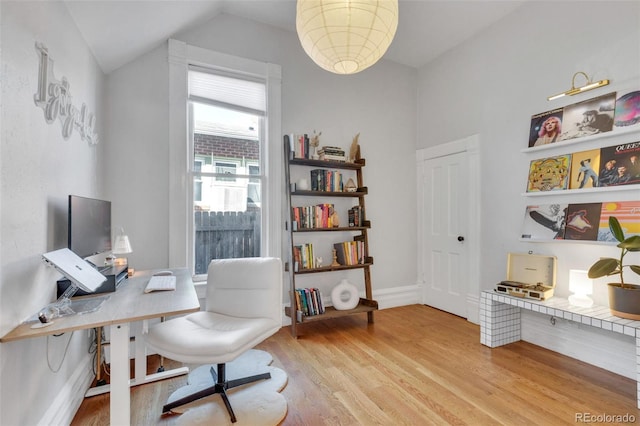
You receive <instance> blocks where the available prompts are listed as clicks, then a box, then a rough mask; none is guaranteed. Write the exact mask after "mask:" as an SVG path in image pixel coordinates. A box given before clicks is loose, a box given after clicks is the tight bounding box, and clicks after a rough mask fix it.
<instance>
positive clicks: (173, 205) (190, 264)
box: [167, 39, 283, 282]
mask: <svg viewBox="0 0 640 426" xmlns="http://www.w3.org/2000/svg"><path fill="white" fill-rule="evenodd" d="M167 59H168V66H169V123H168V124H169V179H170V185H169V200H170V203H169V206H168V216H169V217H168V218H169V227H168V231H167V232H168V238H169V244H168V251H169V252H168V264H169V265H170V266H174V267H179V266H185V267H187V268H190V269H192V270H193V271H195V263H196V262H195V256H196V255H195V247H196V246H197V244H196V241H195V235H196V232H195V230H194V228H195V223H194V222H195V219H196V216H197V212H198V211H199V210H200V209H202V210H205V209H207V208H208V206H207V204H208V202H209V201H208V200H209V199H210V197H209V198H207V197H208V195H207V192H208V191H211V190H212V188H213V187H212V185H213V183H212V180H213V178H215V177H216V176H215V170H214V164H215V163H214V162H215V161H221V162H225V163H234V164H236V175H235V176H234V177H235V179H236V180H237V181H238V180H241V179H249V183H248V184H246V185H247V195H245V205H246V206H247V208H255V207H258V208H259V209H260V216H261V221H260V244H259V245H260V253H261V255H262V256H276V257H281V256H282V244H283V236H282V232H281V230H282V214H283V212H282V209H283V205H282V195H283V194H282V178H283V177H282V170H283V168H282V164H283V158H282V126H281V92H282V69H281V67H280V66H279V65H277V64H272V63H267V62H262V61H255V60H252V59H248V58H240V57H237V56H234V55H229V54H226V53H220V52H215V51H212V50H208V49H203V48H201V47H197V46H192V45H189V44H187V43H185V42H182V41H179V40H174V39H170V40H169V42H168V55H167ZM196 64H197V66H196ZM194 77H195V78H194ZM200 77H202V78H200ZM187 83H188V84H187ZM192 83H197V84H192ZM214 88H215V89H216V90H213V89H214ZM220 88H223V89H224V88H226V89H225V90H218V89H220ZM255 88H257V89H258V90H252V89H255ZM227 89H230V90H227ZM256 94H258V96H255V95H256ZM197 106H206V107H218V108H221V109H222V110H229V111H233V112H234V113H246V114H249V115H251V116H253V117H254V120H255V121H254V122H253V123H252V125H251V127H253V129H251V130H252V131H253V132H254V133H255V135H256V137H253V138H249V140H250V143H251V144H252V146H257V147H258V148H259V154H260V155H259V157H256V158H255V159H253V158H252V157H245V158H242V156H236V155H231V156H229V155H223V156H217V157H215V158H214V156H212V155H211V154H208V155H207V154H204V155H200V154H198V153H196V152H194V139H193V130H194V128H195V127H196V126H195V124H196V123H194V121H193V119H194V117H193V116H194V111H195V109H196V107H197ZM185 107H188V113H185V109H186V108H185ZM205 134H206V133H205ZM185 136H187V137H185ZM238 139H239V138H238ZM251 141H252V142H251ZM242 167H244V168H245V169H244V171H243V170H241V168H242ZM247 167H248V170H249V173H248V174H247V172H246V170H247ZM253 168H255V170H257V172H258V174H257V175H254V171H252V170H253ZM227 177H230V176H228V175H227ZM190 180H191V182H189V181H190ZM258 185H259V186H258ZM225 191H226V193H227V195H228V196H229V197H232V196H233V194H232V192H233V191H237V190H234V189H232V188H229V189H226V190H225ZM198 194H199V195H198ZM254 196H255V197H254ZM257 197H259V200H260V201H258V199H257ZM246 198H251V199H250V200H249V201H248V202H247V200H246ZM226 206H227V207H226V208H229V206H230V204H229V203H227V204H226ZM233 213H234V212H229V213H223V214H233ZM193 279H194V281H196V282H197V281H200V280H203V279H206V275H200V276H198V275H194V277H193Z"/></svg>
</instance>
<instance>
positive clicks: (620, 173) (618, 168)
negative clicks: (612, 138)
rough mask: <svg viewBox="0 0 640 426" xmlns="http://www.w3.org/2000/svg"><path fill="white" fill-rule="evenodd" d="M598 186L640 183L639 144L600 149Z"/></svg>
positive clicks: (633, 143)
mask: <svg viewBox="0 0 640 426" xmlns="http://www.w3.org/2000/svg"><path fill="white" fill-rule="evenodd" d="M600 164H601V166H600V172H599V173H598V186H617V185H632V184H637V183H640V142H630V143H625V144H620V145H614V146H609V147H606V148H602V150H601V151H600Z"/></svg>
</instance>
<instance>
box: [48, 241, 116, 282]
mask: <svg viewBox="0 0 640 426" xmlns="http://www.w3.org/2000/svg"><path fill="white" fill-rule="evenodd" d="M42 258H43V259H44V261H45V262H46V263H48V264H50V265H53V266H54V267H55V268H56V270H57V271H58V272H60V273H61V274H62V275H64V276H65V277H67V278H68V279H69V281H71V282H72V283H73V284H75V285H76V286H78V287H79V288H81V289H82V290H84V291H86V292H87V293H93V292H94V291H96V290H97V289H98V287H100V285H101V284H102V283H103V282H105V281H106V280H107V277H105V276H104V275H102V274H101V273H100V272H98V270H96V269H95V268H94V267H93V266H91V264H90V263H89V262H87V261H86V260H83V259H82V258H80V256H78V255H77V254H75V253H74V252H72V251H71V250H69V249H68V248H64V249H60V250H55V251H51V252H49V253H45V254H43V255H42Z"/></svg>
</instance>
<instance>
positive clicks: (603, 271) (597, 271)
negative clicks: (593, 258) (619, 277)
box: [587, 257, 620, 278]
mask: <svg viewBox="0 0 640 426" xmlns="http://www.w3.org/2000/svg"><path fill="white" fill-rule="evenodd" d="M619 265H620V262H619V261H618V260H617V259H612V258H610V257H606V258H604V259H600V260H598V261H597V262H596V263H594V264H593V265H592V266H591V268H589V272H588V274H587V275H588V276H589V278H601V277H604V276H607V275H613V274H619V273H620V270H618V266H619Z"/></svg>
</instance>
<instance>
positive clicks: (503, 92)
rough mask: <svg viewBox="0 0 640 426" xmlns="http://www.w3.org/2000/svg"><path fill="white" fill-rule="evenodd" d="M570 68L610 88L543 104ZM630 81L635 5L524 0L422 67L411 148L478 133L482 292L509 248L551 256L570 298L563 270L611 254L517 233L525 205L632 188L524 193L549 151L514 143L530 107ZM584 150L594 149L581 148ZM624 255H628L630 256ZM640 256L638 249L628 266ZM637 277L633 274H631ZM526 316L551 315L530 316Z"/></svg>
mask: <svg viewBox="0 0 640 426" xmlns="http://www.w3.org/2000/svg"><path fill="white" fill-rule="evenodd" d="M576 71H584V72H586V73H587V74H588V75H589V76H591V77H593V78H594V79H601V78H609V79H611V81H612V86H610V87H607V88H603V89H600V90H598V91H591V92H587V93H585V94H582V95H579V96H573V97H569V98H567V97H565V98H563V99H562V100H557V101H554V102H549V101H547V96H549V95H552V94H555V93H558V92H561V91H563V90H567V89H568V88H569V87H570V85H571V77H572V75H573V74H574V73H575V72H576ZM629 82H631V83H633V82H635V88H636V89H637V88H640V3H638V2H588V3H586V2H556V1H554V2H528V3H526V4H525V5H524V6H523V7H521V8H519V9H517V10H516V11H515V12H514V13H513V14H511V15H510V16H508V17H507V18H506V19H504V20H503V21H501V22H499V23H497V24H496V25H494V26H492V27H491V28H489V29H488V30H486V31H485V32H484V33H482V34H480V35H478V36H477V37H474V39H473V40H470V41H469V42H467V43H465V44H463V45H461V46H459V47H458V48H456V49H454V50H452V51H450V52H448V53H447V54H445V55H444V56H442V57H441V58H438V59H437V60H436V61H434V62H433V63H432V64H429V65H427V66H425V67H424V68H422V69H421V70H420V72H419V77H418V138H417V147H418V148H424V147H428V146H434V145H437V144H441V143H445V142H448V141H452V140H455V139H459V138H462V137H465V136H468V135H471V134H478V135H479V137H480V141H481V142H480V143H481V148H480V155H481V180H482V186H483V190H482V194H481V215H482V218H481V221H482V226H481V234H482V241H481V259H480V265H481V288H482V289H492V288H494V286H495V284H496V283H497V282H499V281H500V280H502V279H504V278H505V274H506V260H507V253H508V252H528V251H529V250H532V251H534V252H535V253H540V254H548V255H555V256H557V258H558V284H557V290H556V294H558V295H560V296H565V297H566V296H568V295H569V291H568V274H569V272H568V271H569V269H586V268H588V267H589V266H590V265H591V263H593V262H594V261H595V260H596V259H597V258H598V257H599V256H601V255H606V256H612V257H616V256H617V254H618V251H617V249H615V248H613V247H610V246H602V245H595V244H587V243H582V244H579V243H569V242H563V243H525V242H520V241H519V240H518V236H519V231H520V226H521V224H522V218H523V215H524V209H525V206H526V205H527V204H537V203H545V202H546V203H551V202H557V201H558V200H559V199H562V200H565V201H568V202H570V203H580V202H597V201H618V200H619V201H622V200H631V199H634V200H638V199H639V197H638V190H637V188H635V189H631V190H628V191H622V192H609V193H597V194H578V195H576V194H572V195H567V196H566V197H564V196H563V197H558V196H555V197H546V198H544V197H543V198H531V197H529V198H527V197H523V196H522V195H521V194H522V193H524V192H525V188H526V181H527V174H528V167H529V163H530V161H531V160H534V159H537V158H543V157H544V156H545V155H546V154H547V151H540V152H538V153H536V154H526V153H523V152H521V150H522V149H524V148H526V147H527V144H528V131H529V126H530V120H531V116H532V115H533V114H536V113H539V112H543V111H548V110H550V109H553V108H557V107H562V106H564V105H568V104H572V103H575V102H579V101H581V100H585V99H589V98H592V97H595V96H598V95H602V94H606V93H609V92H612V91H615V90H616V85H623V84H626V83H629ZM577 83H579V81H577ZM426 135H428V137H426ZM638 135H639V134H638V133H636V134H635V135H626V136H623V137H621V138H620V139H613V138H612V139H610V140H609V141H608V142H607V143H606V145H605V146H608V145H614V144H616V143H618V141H620V142H626V141H630V140H634V141H635V140H638V139H639V138H638ZM595 143H597V142H595ZM578 147H580V145H579V144H576V145H572V146H571V148H570V149H569V150H568V152H571V149H575V150H580V148H578ZM589 148H592V146H587V148H586V149H589ZM555 152H556V151H554V153H555ZM560 153H565V152H558V154H560ZM537 155H539V156H540V157H538V156H537ZM628 257H629V260H630V261H631V260H633V259H634V257H633V256H628ZM639 261H640V259H639V258H638V256H635V263H638V262H639ZM598 281H599V282H598V284H597V285H596V286H595V287H596V289H595V290H596V292H595V293H596V294H594V298H595V300H596V302H598V303H600V304H603V305H607V304H608V302H607V296H606V289H605V286H604V285H603V282H605V281H606V280H605V279H603V280H598ZM635 281H636V282H640V279H638V277H637V276H636V277H635ZM527 320H528V321H535V320H538V321H541V322H545V321H548V319H547V318H539V319H536V318H535V317H534V318H529V317H527ZM587 332H588V331H587ZM531 334H535V333H531ZM564 334H565V333H562V332H560V333H559V338H560V339H563V338H565V337H568V336H569V335H570V334H571V332H567V333H566V335H564ZM544 336H545V334H544V333H541V334H538V335H537V336H534V335H532V336H531V339H533V340H535V341H536V342H537V343H539V344H542V345H545V346H549V347H550V346H554V347H557V349H558V350H560V351H562V350H563V348H562V344H556V343H557V342H554V340H556V339H557V337H558V336H556V337H551V336H550V335H548V334H547V335H546V337H544ZM594 342H596V343H594V345H597V344H598V342H601V340H598V336H594ZM630 348H631V347H630ZM565 352H566V351H565ZM585 355H586V356H587V357H588V354H585ZM591 361H594V360H593V359H591ZM632 371H633V369H632Z"/></svg>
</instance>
